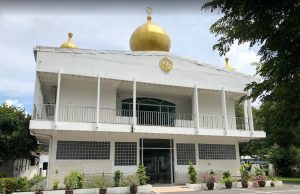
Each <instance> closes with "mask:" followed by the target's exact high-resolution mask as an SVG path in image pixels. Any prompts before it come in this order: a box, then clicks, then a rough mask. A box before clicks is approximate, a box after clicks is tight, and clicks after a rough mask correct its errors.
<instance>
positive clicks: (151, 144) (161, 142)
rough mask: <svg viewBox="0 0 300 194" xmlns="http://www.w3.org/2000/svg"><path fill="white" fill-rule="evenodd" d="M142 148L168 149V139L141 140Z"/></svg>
mask: <svg viewBox="0 0 300 194" xmlns="http://www.w3.org/2000/svg"><path fill="white" fill-rule="evenodd" d="M143 142H144V145H143V147H144V148H147V147H148V148H170V146H171V144H170V140H169V139H143Z"/></svg>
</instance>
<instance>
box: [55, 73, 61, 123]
mask: <svg viewBox="0 0 300 194" xmlns="http://www.w3.org/2000/svg"><path fill="white" fill-rule="evenodd" d="M60 82H61V70H59V72H58V76H57V88H56V105H55V118H54V119H55V120H54V122H55V126H57V121H58V114H59V97H60Z"/></svg>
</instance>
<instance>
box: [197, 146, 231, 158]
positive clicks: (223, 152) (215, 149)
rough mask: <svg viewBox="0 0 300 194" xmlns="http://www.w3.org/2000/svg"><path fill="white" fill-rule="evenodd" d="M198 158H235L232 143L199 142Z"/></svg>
mask: <svg viewBox="0 0 300 194" xmlns="http://www.w3.org/2000/svg"><path fill="white" fill-rule="evenodd" d="M198 147H199V159H203V160H236V152H235V145H233V144H199V145H198Z"/></svg>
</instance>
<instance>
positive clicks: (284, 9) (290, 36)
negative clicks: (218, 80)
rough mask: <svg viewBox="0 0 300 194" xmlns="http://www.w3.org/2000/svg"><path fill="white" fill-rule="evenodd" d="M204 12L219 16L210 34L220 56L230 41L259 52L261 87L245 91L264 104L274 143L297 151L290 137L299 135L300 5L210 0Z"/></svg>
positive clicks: (278, 2) (293, 139) (292, 2)
mask: <svg viewBox="0 0 300 194" xmlns="http://www.w3.org/2000/svg"><path fill="white" fill-rule="evenodd" d="M203 9H206V10H209V9H210V10H211V11H216V10H217V11H218V12H220V13H222V14H223V16H222V17H221V18H220V19H219V20H218V21H217V22H215V23H214V24H213V25H212V26H211V28H210V30H211V32H212V33H214V34H215V35H216V36H218V37H219V39H218V43H217V44H215V45H214V49H217V50H218V51H219V53H220V54H221V55H224V54H225V53H226V52H228V51H229V49H230V46H231V45H232V44H233V43H234V42H235V41H237V42H238V44H242V43H250V47H253V46H257V45H258V46H260V49H259V52H258V54H259V55H260V56H261V59H260V65H259V66H258V67H257V74H258V75H259V76H260V77H261V78H262V82H260V83H256V82H252V83H250V84H249V85H248V86H247V87H246V90H250V91H251V97H252V98H253V99H256V98H260V99H261V101H262V102H263V103H267V106H268V108H269V110H268V111H269V112H270V113H271V114H272V115H271V117H272V120H269V122H271V123H268V127H272V128H269V129H270V130H275V131H276V132H275V133H274V137H273V139H274V141H275V143H277V144H279V145H281V146H283V147H286V148H287V147H289V146H290V144H297V145H299V142H300V141H298V139H297V135H296V136H295V134H299V131H300V130H299V126H300V98H299V96H300V55H299V53H300V49H299V48H300V34H299V32H300V1H293V0H287V1H263V0H259V1H251V0H245V1H234V0H212V1H209V2H208V3H206V4H204V6H203ZM269 129H268V130H269ZM275 136H276V137H275ZM294 137H295V138H294ZM287 139H289V141H287Z"/></svg>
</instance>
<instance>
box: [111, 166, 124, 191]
mask: <svg viewBox="0 0 300 194" xmlns="http://www.w3.org/2000/svg"><path fill="white" fill-rule="evenodd" d="M113 179H114V186H115V187H121V186H123V173H122V172H121V171H120V170H117V171H115V173H114V178H113Z"/></svg>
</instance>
